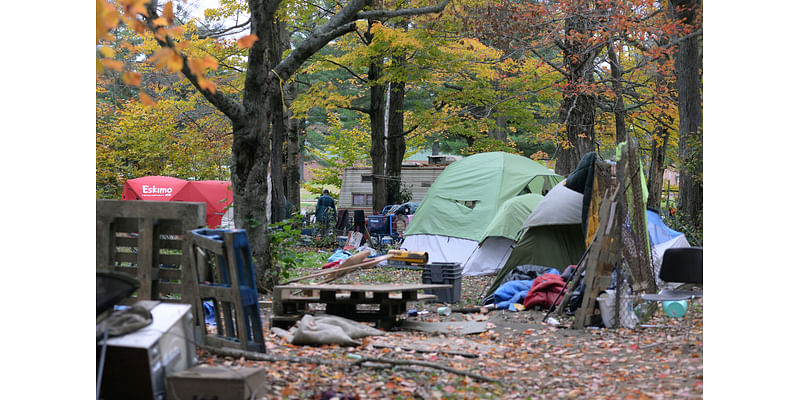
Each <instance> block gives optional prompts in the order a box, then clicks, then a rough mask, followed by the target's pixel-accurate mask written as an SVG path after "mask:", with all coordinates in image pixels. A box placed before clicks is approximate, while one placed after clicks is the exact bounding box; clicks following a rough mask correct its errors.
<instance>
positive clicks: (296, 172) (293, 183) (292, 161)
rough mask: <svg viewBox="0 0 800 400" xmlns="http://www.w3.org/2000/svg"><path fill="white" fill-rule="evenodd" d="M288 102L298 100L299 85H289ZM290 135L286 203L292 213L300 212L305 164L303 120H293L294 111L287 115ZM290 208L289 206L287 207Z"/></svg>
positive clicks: (287, 147)
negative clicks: (303, 158) (302, 142)
mask: <svg viewBox="0 0 800 400" xmlns="http://www.w3.org/2000/svg"><path fill="white" fill-rule="evenodd" d="M288 89H289V90H288V93H287V97H286V99H287V102H288V103H289V104H291V102H292V101H293V100H294V99H296V98H297V83H296V82H292V83H291V84H289V87H288ZM287 117H288V119H289V122H288V132H287V133H288V135H287V139H286V201H287V202H288V203H291V208H292V209H291V211H292V212H298V211H300V181H301V176H300V166H301V165H302V163H303V160H302V158H301V152H300V136H301V135H300V132H301V131H302V129H303V120H302V119H296V118H292V111H291V110H289V112H288V115H287ZM287 206H288V205H287Z"/></svg>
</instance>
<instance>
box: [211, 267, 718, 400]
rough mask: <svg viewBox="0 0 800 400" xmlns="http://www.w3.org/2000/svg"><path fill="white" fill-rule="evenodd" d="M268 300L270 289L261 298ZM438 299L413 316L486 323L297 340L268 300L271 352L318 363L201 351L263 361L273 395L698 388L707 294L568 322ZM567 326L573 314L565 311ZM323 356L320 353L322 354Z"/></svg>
mask: <svg viewBox="0 0 800 400" xmlns="http://www.w3.org/2000/svg"><path fill="white" fill-rule="evenodd" d="M492 279H493V277H463V278H462V296H461V302H459V303H458V304H455V305H451V307H453V308H458V307H466V306H475V305H476V304H477V303H478V302H479V294H480V293H481V291H482V289H483V288H485V286H486V284H487V283H490V282H491V280H492ZM386 281H390V282H396V283H401V282H421V280H420V272H419V271H409V270H399V269H394V268H380V269H376V270H370V271H363V272H359V273H356V274H352V275H348V276H347V277H346V278H345V279H342V281H340V282H338V283H344V282H361V283H386ZM265 300H268V299H265ZM439 306H441V305H440V304H435V303H431V304H423V303H416V304H413V305H412V307H415V308H416V309H418V310H420V311H428V313H427V314H423V315H420V316H417V317H408V319H409V321H411V320H416V321H428V322H450V323H461V322H480V323H484V324H485V325H486V326H487V329H486V330H485V331H483V332H480V333H475V334H469V335H463V334H453V333H429V332H420V331H412V330H396V329H395V330H391V331H389V332H387V334H386V335H383V336H374V337H370V338H367V339H364V340H363V342H362V345H361V346H359V347H350V348H347V347H339V346H316V347H315V346H292V345H289V344H286V343H284V342H282V341H281V340H280V338H278V337H277V336H275V335H272V334H270V333H269V327H268V326H266V325H267V324H266V322H267V321H268V316H269V309H268V308H264V310H263V311H264V315H263V317H264V323H265V327H264V330H265V336H266V342H267V343H266V344H267V352H268V353H269V354H273V355H285V356H299V357H308V358H311V359H314V360H320V361H321V362H324V363H327V364H330V365H326V364H322V363H314V362H309V363H294V362H291V363H290V362H255V361H249V360H244V359H238V360H237V359H232V358H222V357H216V356H211V355H209V354H207V353H205V352H203V351H200V352H199V359H200V362H201V363H208V364H223V365H230V366H260V367H263V368H265V369H266V371H267V383H268V386H269V395H268V398H296V399H308V398H315V396H318V395H319V396H320V397H319V398H323V397H324V396H322V394H323V392H326V391H328V392H329V394H331V393H338V394H339V395H340V397H339V398H348V396H350V398H360V399H386V398H391V399H394V398H398V399H405V398H420V399H440V398H445V399H461V398H469V399H472V398H488V399H492V398H496V399H527V398H534V399H536V398H548V399H553V398H593V399H625V398H633V399H672V398H702V396H703V343H702V329H703V322H702V300H700V301H695V302H694V303H693V304H692V310H691V312H690V313H689V314H687V316H686V317H685V318H681V319H674V318H668V317H666V316H664V315H663V313H658V314H656V315H655V316H653V318H652V319H651V320H650V321H648V324H649V325H656V326H657V327H652V328H638V329H635V330H630V329H624V328H623V329H614V330H609V329H581V330H576V329H571V328H564V327H555V326H550V325H547V324H544V323H542V322H541V321H542V319H543V316H544V313H543V312H542V311H522V312H509V311H493V312H491V313H489V314H487V315H481V314H477V313H476V314H460V313H453V314H451V315H450V316H448V317H440V316H438V315H437V314H436V308H437V307H439ZM559 319H560V320H561V322H562V325H567V326H569V325H570V324H571V320H570V318H569V317H567V316H559ZM366 358H389V359H394V360H412V361H425V362H431V363H435V364H438V365H443V366H447V367H450V368H454V369H457V370H462V371H469V372H472V373H475V374H479V375H482V376H485V377H488V378H491V379H494V380H497V381H498V382H500V383H491V382H482V381H478V380H476V379H472V378H469V377H465V376H462V375H458V374H455V373H451V372H446V371H443V370H440V369H433V368H428V367H423V366H418V365H410V366H409V365H395V366H394V367H392V365H388V364H377V363H367V362H365V363H362V364H360V365H355V364H354V363H356V362H357V361H359V360H362V359H366ZM322 360H324V361H322Z"/></svg>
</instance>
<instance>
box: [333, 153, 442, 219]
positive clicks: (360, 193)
mask: <svg viewBox="0 0 800 400" xmlns="http://www.w3.org/2000/svg"><path fill="white" fill-rule="evenodd" d="M444 168H445V165H424V164H412V163H407V164H404V165H403V169H402V170H401V172H400V178H401V179H402V182H403V185H404V186H405V187H407V188H409V189H410V190H411V194H412V196H411V201H413V202H421V201H422V199H423V198H424V197H425V193H427V192H428V189H429V188H430V187H431V185H432V184H433V181H435V180H436V178H437V177H438V176H439V174H441V173H442V171H444ZM384 205H385V204H381V207H383V206H384ZM372 206H373V205H372V168H370V167H350V168H347V169H345V171H344V176H343V177H342V189H341V192H340V193H339V204H338V207H337V209H339V210H348V211H350V214H351V215H352V214H353V212H354V211H355V210H363V211H364V214H366V215H369V214H372Z"/></svg>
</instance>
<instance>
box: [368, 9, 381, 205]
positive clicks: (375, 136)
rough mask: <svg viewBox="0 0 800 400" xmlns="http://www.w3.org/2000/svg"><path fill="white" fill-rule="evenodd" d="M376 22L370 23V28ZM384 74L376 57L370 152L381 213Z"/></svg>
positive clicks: (374, 191) (370, 78) (371, 67)
mask: <svg viewBox="0 0 800 400" xmlns="http://www.w3.org/2000/svg"><path fill="white" fill-rule="evenodd" d="M374 23H375V21H370V26H372V24H374ZM364 37H365V38H366V39H367V43H369V42H371V41H372V37H373V34H372V33H371V32H370V31H367V33H365V34H364ZM382 74H383V58H382V57H375V59H373V60H372V62H371V63H370V64H369V71H368V72H367V81H368V82H369V84H370V88H369V94H370V100H369V122H370V136H371V138H372V146H371V147H370V150H369V155H370V158H371V159H372V210H373V211H374V212H375V213H380V212H381V210H382V209H383V206H384V205H386V179H385V175H386V145H385V143H384V141H385V139H386V131H385V128H384V115H383V113H384V110H385V109H386V108H385V104H384V103H385V93H386V87H385V86H384V85H380V84H378V79H380V78H381V75H382Z"/></svg>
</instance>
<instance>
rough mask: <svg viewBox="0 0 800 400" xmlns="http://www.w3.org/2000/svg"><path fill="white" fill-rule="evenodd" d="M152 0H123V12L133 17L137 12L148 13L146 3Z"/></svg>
mask: <svg viewBox="0 0 800 400" xmlns="http://www.w3.org/2000/svg"><path fill="white" fill-rule="evenodd" d="M149 2H150V0H122V5H123V7H122V8H123V12H124V13H125V14H127V15H129V16H131V17H135V16H136V15H137V14H142V15H147V8H146V7H145V4H146V3H149Z"/></svg>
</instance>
